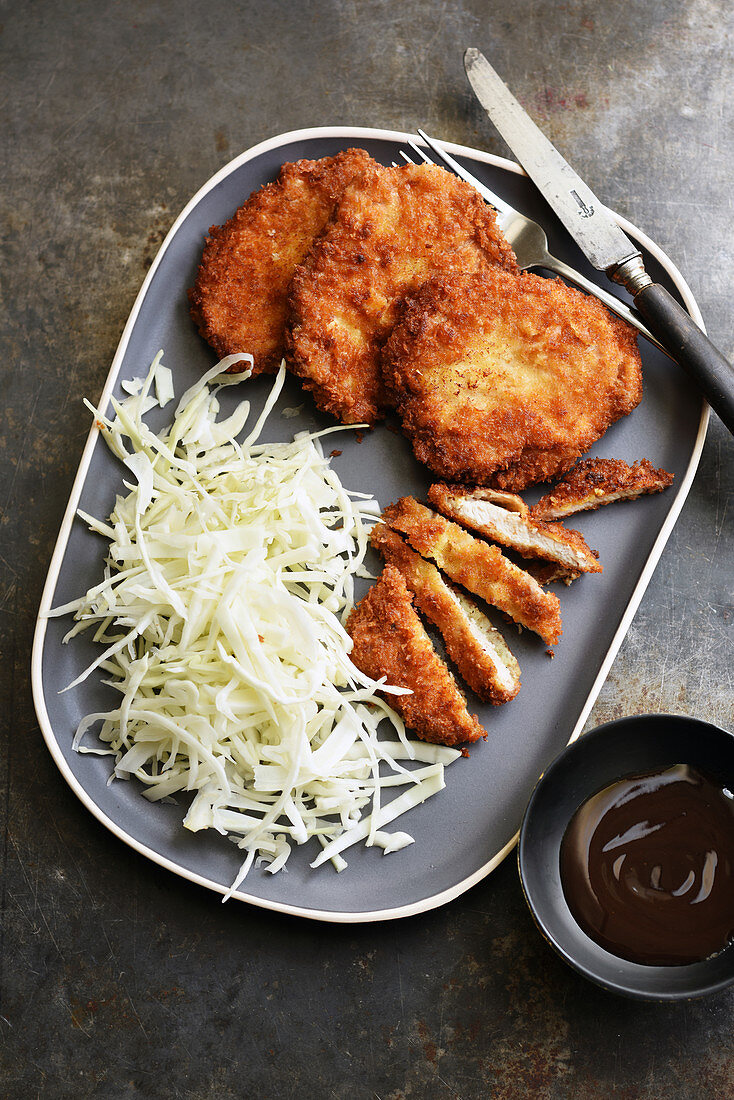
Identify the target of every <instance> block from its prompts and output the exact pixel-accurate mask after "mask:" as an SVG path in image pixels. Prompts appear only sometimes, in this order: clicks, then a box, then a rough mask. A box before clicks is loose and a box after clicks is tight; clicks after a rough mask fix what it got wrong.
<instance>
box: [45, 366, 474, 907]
mask: <svg viewBox="0 0 734 1100" xmlns="http://www.w3.org/2000/svg"><path fill="white" fill-rule="evenodd" d="M241 360H245V361H247V362H249V364H250V366H251V365H252V358H251V357H250V356H230V357H228V358H227V359H226V360H223V361H222V363H220V364H218V365H217V367H215V368H213V369H212V370H211V371H209V372H208V373H207V374H206V375H204V377H203V378H202V379H201V380H200V382H198V383H197V384H195V385H194V386H192V387H191V388H190V389H189V390H188V391H187V392H186V393H185V394H184V396H183V398H182V399H181V401H180V403H179V405H178V408H177V410H176V413H175V416H174V419H173V423H172V424H171V426H170V427H169V428H168V429H167V430H166V431H163V432H161V433H160V434H158V435H156V434H155V433H154V432H153V431H151V429H150V428H149V427H148V426H147V425H146V424H145V423H144V420H143V417H144V415H145V414H146V413H147V412H148V411H149V410H150V409H151V408H153V407H154V406H156V405H164V404H165V403H166V402H167V401H168V400H170V399H171V398H172V397H173V386H172V379H171V373H170V371H168V369H167V368H166V367H164V366H163V365H162V353H159V354H158V356H157V357H156V359H155V360H154V362H153V364H152V366H151V368H150V371H149V372H148V375H147V377H146V378H145V379H144V380H140V379H136V380H135V382H134V383H132V384H129V385H128V386H127V387H126V392H128V393H129V395H130V396H128V397H127V398H126V399H124V400H122V401H120V402H118V401H115V400H114V399H113V401H112V407H113V412H114V419H108V418H107V417H105V416H103V415H102V414H101V413H100V412H99V411H98V410H94V409H93V410H92V411H93V412H94V415H95V417H96V418H97V422H98V424H99V425H100V428H101V431H102V433H103V436H104V438H105V440H106V441H107V444H108V446H109V447H110V449H111V450H112V451H113V452H114V454H115V455H117V456H118V457H119V458H120V459H121V461H122V463H123V464H124V470H125V474H124V485H125V488H126V490H127V493H126V495H120V496H118V497H117V499H116V501H115V507H114V509H113V511H112V514H111V515H110V517H109V519H108V520H107V521H104V522H102V521H100V520H97V519H94V518H93V517H91V516H88V515H86V514H85V513H82V512H80V513H79V515H80V516H81V518H82V519H83V520H85V522H87V523H88V525H89V526H90V528H91V529H92V530H94V531H96V532H98V533H99V534H101V535H103V536H104V537H105V538H107V539H108V540H109V544H110V545H109V551H108V555H107V558H106V562H105V568H104V576H103V579H102V580H101V581H100V582H99V583H97V584H95V585H94V586H93V587H92V588H90V590H89V591H88V592H87V593H86V595H84V596H83V597H81V598H80V599H78V600H74V601H72V602H71V603H68V604H66V605H65V606H63V607H59V608H56V609H55V610H54V611H53V612H51V614H54V615H61V614H66V613H69V612H73V613H74V619H75V620H76V623H75V626H74V627H73V628H72V629H71V630H70V631H69V632H68V634H67V635H66V637H65V639H64V641H69V640H70V639H71V638H72V637H74V636H75V635H76V634H78V633H79V632H81V631H83V630H88V629H90V628H94V639H95V641H97V642H99V643H101V644H102V645H103V646H104V647H105V648H104V649H103V651H102V652H101V653H100V654H99V656H98V657H97V658H96V660H95V661H94V662H93V663H92V664H91V665H89V667H88V668H87V669H85V670H84V672H82V673H81V674H80V675H79V676H78V677H77V678H76V679H75V680H74V681H73V683H71V684H70V685H69V688H73V687H75V686H76V685H78V684H80V683H81V682H82V681H83V680H85V679H86V677H87V676H89V674H90V673H91V672H92V671H93V670H94V669H96V668H100V669H102V670H103V671H104V672H105V673H106V674H107V675H108V677H109V679H108V680H107V681H106V682H108V683H110V684H111V685H112V686H113V687H115V688H116V689H117V690H118V691H119V693H120V696H121V700H120V704H119V706H117V707H115V708H114V709H113V710H110V711H109V712H107V713H104V714H89V715H87V716H86V717H85V718H84V719H83V720H82V722H81V723H80V724H79V727H78V729H77V731H76V734H75V737H74V747H75V748H76V749H77V750H78V751H80V752H95V753H98V754H105V753H106V754H110V755H113V756H114V758H115V765H114V772H113V775H112V776H111V780H112V779H114V778H129V777H130V776H135V777H136V778H137V779H138V780H139V781H140V782H141V783H142V784H143V785H144V788H145V790H144V794H145V796H146V797H147V798H148V799H150V800H151V801H157V800H162V799H166V800H169V799H171V798H172V796H174V795H176V794H178V793H179V792H194V796H193V799H192V801H191V803H190V806H189V809H188V812H187V813H186V816H185V818H184V825H185V827H186V828H187V829H190V830H192V831H194V832H196V831H198V830H200V829H216V830H217V831H218V832H220V833H222V834H224V835H227V836H229V837H230V839H232V840H233V841H234V842H235V843H236V844H237V845H238V846H239V847H240V848H241V849H242V850H243V851H244V852H245V853H246V858H245V860H244V862H243V864H242V866H241V868H240V872H239V874H238V875H237V877H236V879H235V881H234V882H233V883H232V886H231V887H230V891H229V892H228V894H227V895H225V898H226V897H227V896H229V894H230V893H231V892H232V890H234V889H236V887H237V886H238V885H239V883H240V882H241V881H242V880H243V879H244V877H245V875H246V874H247V873H248V871H249V870H250V868H251V866H252V864H253V862H255V861H257V862H258V863H262V864H264V865H265V866H266V867H267V869H268V870H269V871H271V872H275V871H278V870H280V869H281V868H282V867H284V866H285V864H286V861H287V860H288V857H289V855H290V853H291V850H292V846H293V845H294V844H304V843H306V842H307V841H308V840H310V839H311V838H313V837H316V838H318V841H319V843H320V845H321V850H320V851H319V852H318V854H317V855H316V856H315V858H314V859H313V862H312V864H311V866H312V867H318V866H320V865H321V864H322V863H324V862H326V861H328V860H330V861H331V862H332V864H333V866H334V867H335V868H336V869H337V870H338V871H340V870H342V869H343V868H344V867H345V866H346V862H345V861H344V859H343V856H342V853H343V852H344V851H345V849H347V848H348V847H350V846H351V845H352V844H355V843H357V842H358V841H360V840H364V841H365V843H366V844H367V845H377V846H379V847H381V848H382V849H383V851H384V853H385V854H387V853H388V852H392V851H397V850H399V849H401V848H403V847H405V846H406V845H408V844H410V843H412V842H413V841H412V837H410V836H409V835H408V834H406V833H401V832H396V833H388V832H385V830H384V826H385V825H386V824H388V823H389V822H391V821H393V820H394V819H395V818H396V817H398V816H399V815H401V814H402V813H404V812H405V811H406V810H409V809H410V808H411V807H413V806H416V805H418V804H420V803H421V802H423V801H424V800H425V799H426V798H427V797H429V796H430V795H431V794H433V793H435V792H436V791H438V790H440V789H441V788H442V787H443V786H444V776H443V769H444V765H445V764H447V763H450V762H451V761H452V760H454V759H455V758H456V757H457V756H458V755H459V753H458V752H457V751H456V750H454V749H448V748H443V747H440V746H435V745H426V744H423V743H416V742H412V741H410V740H408V738H407V737H406V735H405V730H404V727H403V723H402V721H401V719H400V717H399V716H398V715H397V714H396V713H395V711H394V710H392V708H391V707H389V706H388V704H387V703H386V702H385V700H384V699H383V698H381V697H380V696H379V695H377V694H376V690H377V688H378V687H379V688H380V690H381V691H382V692H383V693H388V694H389V693H393V694H399V693H400V692H401V691H403V690H405V689H401V688H391V687H389V686H387V685H386V684H384V683H383V682H381V681H380V682H375V681H372V680H371V679H369V678H368V677H366V676H365V675H363V673H361V672H360V671H359V670H358V669H357V668H356V667H355V666H354V665H353V664H352V662H351V661H350V659H349V652H350V649H351V645H352V643H351V639H350V638H349V635H348V634H347V633H346V631H345V629H344V623H345V620H346V617H347V616H348V614H349V612H350V611H351V609H352V606H353V602H354V577H355V575H362V576H366V575H367V574H366V573H365V570H364V567H363V561H364V555H365V552H366V549H367V545H368V540H367V535H368V531H369V527H370V526H371V524H372V523H373V522H374V520H375V518H376V516H378V515H379V511H380V509H379V505H378V504H377V502H376V501H375V500H373V499H371V498H369V497H367V496H365V495H364V494H359V493H352V492H348V491H347V490H346V489H345V488H344V486H343V485H342V484H341V482H340V481H339V478H338V477H337V475H336V474H335V472H334V471H333V470H332V469H331V468H330V465H329V460H328V459H326V458H325V457H324V453H323V450H322V447H321V441H320V436H322V435H325V434H328V433H330V432H333V431H339V430H343V429H340V428H330V429H327V430H326V431H324V432H320V433H311V434H309V433H306V432H302V433H300V434H298V435H296V436H295V438H294V439H293V440H292V442H290V443H267V444H266V443H259V442H258V439H259V436H260V432H261V429H262V426H263V424H264V422H265V419H266V417H267V415H268V414H269V412H270V411H271V410H272V408H273V406H274V404H275V402H276V401H277V398H278V395H279V393H280V391H281V389H282V386H283V381H284V377H285V369H284V367H283V366H281V368H280V371H279V372H278V375H277V378H276V381H275V384H274V386H273V388H272V391H271V393H270V395H269V397H268V399H267V401H266V403H265V407H264V409H263V412H262V413H261V415H260V417H259V418H258V420H257V423H256V424H255V425H254V426H253V428H252V429H251V430H250V432H249V434H248V435H247V436H246V438H245V440H244V441H243V442H241V443H240V442H238V441H237V438H236V437H237V436H238V435H240V434H241V433H242V431H243V430H244V428H245V424H246V422H247V419H248V414H249V405H248V403H247V402H246V401H243V402H241V403H240V404H239V405H238V406H237V407H236V409H235V411H234V412H233V413H232V414H231V415H230V416H229V417H228V418H227V419H224V420H217V415H218V413H219V402H218V400H217V396H216V394H217V392H218V390H219V388H220V387H222V386H224V385H229V384H231V383H232V382H236V381H239V380H240V379H241V378H242V377H243V375H225V374H223V372H224V371H225V370H226V368H227V367H228V366H230V365H231V364H232V363H233V362H235V361H241ZM247 374H249V371H247V372H246V373H245V375H244V376H245V377H246V376H247ZM210 383H211V384H212V386H213V387H214V388H211V386H210ZM90 408H91V406H90ZM69 688H66V689H64V690H69ZM383 721H387V722H388V723H389V724H390V725H391V727H392V731H391V732H392V737H388V738H383V737H378V727H379V726H380V724H381V723H382V722H383ZM99 723H101V727H100V729H99V731H98V736H99V740H100V741H101V742H102V743H103V745H106V746H107V747H106V748H100V747H92V746H87V745H85V744H84V743H83V739H84V736H85V734H86V733H87V732H88V731H89V730H90V729H91V728H92V727H94V726H97V725H98V724H99ZM411 762H412V763H414V764H421V765H424V766H421V767H413V768H410V767H408V766H406V765H407V764H408V763H411ZM396 787H404V788H406V789H405V790H404V791H403V792H402V793H401V794H399V795H397V796H396V797H394V798H392V799H391V800H386V797H385V796H386V795H387V794H388V793H392V792H393V791H394V788H396Z"/></svg>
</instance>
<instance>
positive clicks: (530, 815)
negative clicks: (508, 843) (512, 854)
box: [518, 714, 734, 1001]
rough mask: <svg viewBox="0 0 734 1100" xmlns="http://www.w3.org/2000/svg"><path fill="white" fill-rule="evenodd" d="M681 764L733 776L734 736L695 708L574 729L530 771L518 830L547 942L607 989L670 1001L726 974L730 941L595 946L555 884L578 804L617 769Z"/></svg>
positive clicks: (733, 957)
mask: <svg viewBox="0 0 734 1100" xmlns="http://www.w3.org/2000/svg"><path fill="white" fill-rule="evenodd" d="M674 764H689V765H690V766H691V767H694V768H697V769H699V770H700V771H702V772H706V773H708V775H710V776H711V777H712V778H716V779H719V780H721V782H722V785H723V786H726V787H728V788H729V789H730V790H731V789H732V784H734V736H733V735H732V734H730V733H727V732H726V730H723V729H720V728H719V726H712V725H710V724H709V723H708V722H700V721H698V720H697V719H695V718H685V717H681V716H678V715H669V714H645V715H638V716H636V717H632V718H620V719H619V720H618V721H616V722H608V723H607V724H606V725H603V726H598V727H597V728H596V729H595V730H592V731H591V732H590V733H587V734H584V735H583V736H582V737H580V738H579V740H578V741H575V742H574V743H573V744H572V745H570V746H569V747H568V748H567V749H565V750H564V752H562V753H561V755H560V756H558V757H556V759H555V760H554V762H553V763H552V764H551V765H550V767H549V768H548V770H547V771H546V772H545V774H544V775H543V776H542V778H541V779H540V780H539V781H538V784H537V786H536V788H535V790H534V791H533V794H532V796H531V798H530V802H529V803H528V806H527V809H526V811H525V817H524V819H523V823H522V828H521V830H520V843H519V847H518V862H519V866H520V878H521V880H522V885H523V890H524V891H525V897H526V899H527V902H528V905H529V906H530V909H531V912H532V914H533V917H534V918H535V922H536V924H537V925H538V927H539V928H540V931H541V932H542V934H543V935H544V936H545V938H546V939H547V940H548V942H549V943H550V945H551V946H552V947H554V948H555V950H556V951H557V952H558V953H559V955H561V956H562V958H564V959H565V960H566V962H568V963H570V964H571V966H573V967H575V968H576V970H578V971H579V973H581V974H583V975H584V977H586V978H590V979H591V981H593V982H597V983H598V984H599V985H601V986H603V987H604V988H605V989H609V990H611V991H612V992H614V993H622V994H624V995H625V996H628V997H635V998H637V999H639V1000H648V1001H674V1000H680V999H686V998H691V997H702V996H704V995H705V994H707V993H715V992H717V991H718V990H721V989H724V988H725V987H726V986H727V985H729V984H730V983H731V982H734V943H731V944H729V946H728V947H726V948H725V949H724V950H723V951H721V952H719V954H718V955H715V956H714V957H712V958H709V959H705V960H704V961H703V962H697V963H690V964H687V965H684V966H643V965H641V964H640V963H633V962H627V961H626V960H625V959H620V958H617V956H616V955H612V954H610V953H609V952H608V951H605V950H604V948H603V947H599V945H598V944H596V943H595V942H594V941H593V940H592V939H590V938H589V937H588V936H587V935H586V933H585V932H583V931H582V930H581V928H580V927H579V926H578V924H577V923H576V921H575V920H574V918H573V916H572V915H571V911H570V910H569V908H568V905H567V904H566V899H565V897H564V894H563V889H562V887H561V873H560V849H561V841H562V839H563V835H564V833H565V831H566V828H567V826H568V824H569V822H570V820H571V818H572V817H573V815H574V813H575V812H576V810H577V809H578V808H579V806H580V805H581V804H582V803H583V802H585V801H586V800H587V798H589V797H590V796H591V795H592V794H594V793H595V792H596V791H599V790H601V789H602V788H603V787H606V786H608V785H609V784H610V783H613V782H614V781H615V780H617V779H621V778H622V777H623V776H625V775H635V774H642V773H644V772H652V771H657V770H658V769H662V768H667V767H672V766H673V765H674Z"/></svg>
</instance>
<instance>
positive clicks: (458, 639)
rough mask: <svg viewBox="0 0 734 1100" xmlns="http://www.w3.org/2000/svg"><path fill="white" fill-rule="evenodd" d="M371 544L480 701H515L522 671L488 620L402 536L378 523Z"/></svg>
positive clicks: (472, 602)
mask: <svg viewBox="0 0 734 1100" xmlns="http://www.w3.org/2000/svg"><path fill="white" fill-rule="evenodd" d="M370 542H371V543H372V545H373V546H374V548H375V549H376V550H377V551H378V552H379V553H380V554H381V555H382V557H383V558H384V560H385V563H386V564H388V565H393V566H395V568H396V569H399V570H400V572H401V573H402V574H403V577H404V578H405V581H406V584H407V585H408V588H409V589H410V590H411V592H413V594H414V596H415V602H416V604H417V605H418V608H419V610H420V611H422V612H423V614H424V615H425V616H426V618H427V619H429V620H430V622H432V623H433V625H434V626H435V627H436V629H437V630H438V631H439V632H440V634H441V636H442V637H443V640H444V642H445V644H446V652H447V653H448V655H449V657H450V658H451V660H452V661H453V662H454V664H455V665H456V666H457V668H458V669H459V672H460V673H461V675H462V676H463V677H464V679H465V680H466V682H467V684H468V685H469V687H470V688H472V689H473V690H474V691H475V692H476V693H477V695H478V696H479V697H480V698H481V699H485V700H487V701H488V702H490V703H493V704H500V703H506V702H508V701H509V700H510V699H514V697H515V696H516V695H517V693H518V691H519V690H520V666H519V665H518V663H517V661H516V660H515V658H514V657H513V655H512V653H511V652H510V650H509V648H508V646H507V643H506V642H505V640H504V638H503V637H502V635H501V634H500V632H499V630H497V629H496V628H495V627H494V626H493V625H492V623H491V622H490V621H489V619H488V618H487V616H486V615H485V614H484V613H483V612H482V611H480V609H479V608H478V607H477V605H476V604H475V603H474V601H473V600H470V599H469V598H468V597H467V596H465V595H464V594H463V593H462V592H459V590H458V589H456V588H454V587H453V585H450V584H447V583H446V581H445V580H444V579H443V577H442V576H441V574H440V573H439V571H438V569H436V567H435V565H431V563H430V562H428V561H426V560H425V558H422V557H421V556H420V555H419V554H416V552H415V551H414V550H411V548H410V547H409V546H408V545H407V543H406V542H405V541H404V540H403V539H402V538H401V537H400V535H399V534H398V533H397V532H396V531H393V530H392V528H390V527H387V526H386V525H385V524H384V523H378V524H376V525H375V527H373V528H372V533H371V535H370Z"/></svg>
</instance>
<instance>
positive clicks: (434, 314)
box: [382, 268, 642, 490]
mask: <svg viewBox="0 0 734 1100" xmlns="http://www.w3.org/2000/svg"><path fill="white" fill-rule="evenodd" d="M382 370H383V379H384V382H385V387H386V389H387V392H388V396H389V398H390V399H391V401H392V403H393V404H394V405H395V408H396V409H397V411H398V414H399V416H400V417H401V419H402V427H403V431H404V432H405V434H406V435H407V436H408V437H409V438H410V440H411V442H412V444H413V449H414V451H415V454H416V457H417V458H418V459H419V460H420V461H421V462H425V463H426V465H427V466H429V467H430V468H431V470H433V471H434V472H435V473H437V474H438V475H439V476H440V477H443V478H446V479H447V480H449V481H460V482H468V483H473V484H477V483H480V484H484V485H486V484H490V485H493V486H494V487H495V488H499V489H509V490H518V489H523V488H525V487H526V486H527V485H532V484H533V483H534V482H537V481H543V480H545V479H546V478H549V477H551V476H553V475H554V474H556V473H560V472H562V471H564V470H566V469H568V467H569V466H570V465H571V463H572V462H573V461H574V459H576V458H578V456H579V455H580V454H583V452H584V451H586V450H588V448H589V447H590V446H591V445H592V443H594V442H595V441H596V440H597V439H598V438H599V437H600V436H601V435H603V434H604V432H605V431H606V429H607V428H608V427H609V425H610V424H612V423H614V421H615V420H617V419H618V418H619V417H620V416H624V415H626V414H627V413H629V412H631V410H632V409H633V408H634V407H635V405H637V404H638V402H639V400H640V398H641V396H642V376H641V370H640V355H639V352H638V350H637V344H636V337H635V333H634V330H633V329H632V328H630V327H629V326H628V325H627V324H625V322H623V321H621V320H619V318H617V317H615V316H613V315H612V314H611V313H609V311H608V310H606V309H605V308H604V306H603V305H602V304H601V303H600V302H599V301H597V299H596V298H592V297H589V296H587V295H585V294H581V293H580V291H578V290H574V289H572V288H571V287H568V286H566V285H565V284H564V283H562V282H561V280H560V279H541V278H539V277H538V276H536V275H528V274H522V275H520V276H517V277H514V276H511V275H508V274H507V273H506V272H504V271H501V270H500V269H499V268H487V269H486V270H485V271H482V272H480V273H477V274H471V275H467V276H461V277H454V278H451V279H446V278H440V279H435V280H432V281H430V282H429V283H427V284H426V285H425V286H424V287H423V288H422V290H420V291H419V292H418V293H417V294H416V295H414V296H413V297H412V298H411V299H409V300H408V301H407V302H406V305H405V308H404V311H403V314H402V318H401V320H400V322H399V324H397V325H396V327H395V328H394V330H393V332H392V334H391V336H390V339H389V340H388V341H387V344H386V346H385V348H384V350H383V355H382Z"/></svg>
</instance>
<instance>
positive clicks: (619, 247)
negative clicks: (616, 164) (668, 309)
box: [464, 49, 639, 271]
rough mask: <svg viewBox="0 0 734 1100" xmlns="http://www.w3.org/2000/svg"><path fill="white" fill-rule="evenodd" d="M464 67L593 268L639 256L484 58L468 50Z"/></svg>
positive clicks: (613, 264) (470, 80) (526, 169)
mask: <svg viewBox="0 0 734 1100" xmlns="http://www.w3.org/2000/svg"><path fill="white" fill-rule="evenodd" d="M464 67H465V69H466V75H467V77H468V78H469V83H470V84H471V86H472V88H473V89H474V94H475V95H476V97H477V99H478V100H479V102H480V103H481V105H482V107H484V110H485V111H486V112H487V114H488V115H489V118H490V120H491V121H492V122H493V123H494V125H495V127H496V128H497V130H499V132H500V134H501V135H502V137H503V138H504V139H505V141H506V142H507V144H508V145H509V146H510V148H511V149H512V151H513V153H514V154H515V156H516V157H517V159H518V160H519V161H520V164H522V166H523V168H524V169H525V171H526V172H527V174H528V175H529V176H530V178H531V180H532V181H533V183H534V184H535V185H536V187H538V189H539V190H540V191H542V193H543V195H544V196H545V198H546V199H547V201H548V202H549V203H550V205H551V206H552V207H553V210H554V211H555V213H556V214H557V215H558V217H559V218H560V219H561V221H562V222H563V224H564V225H565V227H566V229H567V230H568V231H569V233H570V234H571V236H572V237H573V238H574V239H575V240H576V241H577V243H578V244H579V246H580V248H581V249H582V251H583V252H584V253H585V254H586V255H587V256H588V258H589V260H590V261H591V263H592V264H593V265H594V267H596V268H598V270H599V271H606V270H607V269H608V268H610V267H615V266H619V264H621V263H624V262H625V260H628V259H630V258H631V257H632V256H636V255H639V249H638V248H636V247H635V245H634V244H633V243H632V241H631V240H630V239H629V237H628V236H627V234H626V233H624V232H623V231H622V230H621V229H620V228H619V226H618V225H617V223H616V222H615V220H614V218H613V217H612V216H611V214H610V213H609V211H608V210H607V209H606V207H605V206H603V205H602V203H601V202H599V200H598V198H597V197H596V195H595V194H594V193H593V191H592V190H591V188H590V187H588V186H587V185H586V184H585V183H584V181H583V180H582V179H581V177H580V176H578V175H577V174H576V172H574V170H573V168H572V167H571V165H570V164H568V163H567V162H566V161H565V160H564V159H563V157H562V156H561V154H560V153H559V152H558V150H557V149H556V148H555V146H553V145H551V143H550V141H548V138H547V137H546V136H545V134H544V133H543V132H542V130H539V129H538V127H537V126H536V125H535V123H534V122H533V121H532V119H531V118H530V117H529V116H528V115H527V114H526V113H525V110H524V109H523V108H522V107H521V106H520V104H519V103H518V101H517V100H516V99H515V97H514V95H513V94H512V92H510V91H509V89H508V88H507V85H506V84H505V83H504V82H503V81H502V79H501V78H500V77H499V76H498V74H497V73H496V72H495V71H494V69H493V68H492V66H491V65H490V64H489V62H488V61H487V59H486V57H484V55H483V54H481V53H480V52H479V50H474V49H469V50H467V51H466V53H465V54H464Z"/></svg>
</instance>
